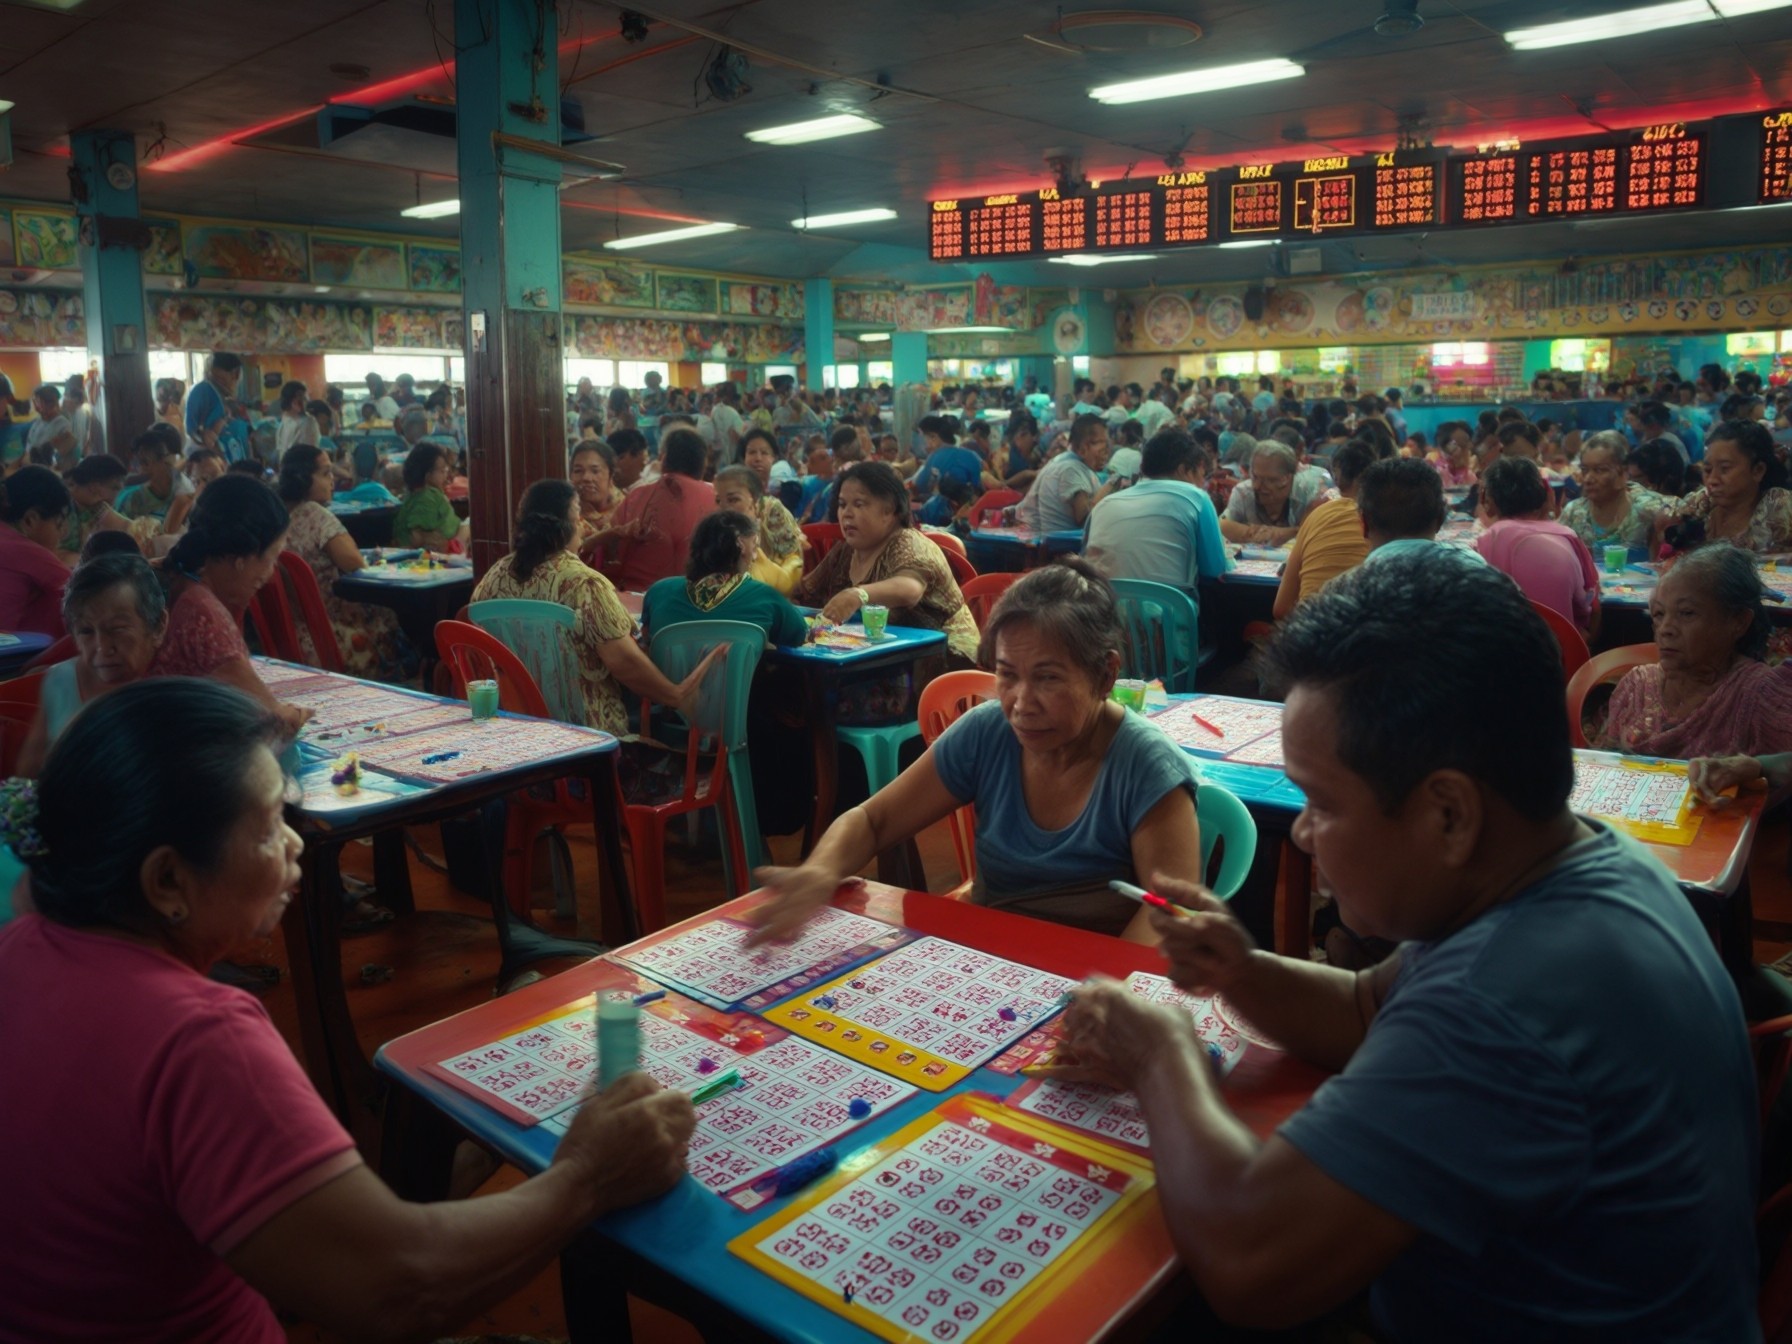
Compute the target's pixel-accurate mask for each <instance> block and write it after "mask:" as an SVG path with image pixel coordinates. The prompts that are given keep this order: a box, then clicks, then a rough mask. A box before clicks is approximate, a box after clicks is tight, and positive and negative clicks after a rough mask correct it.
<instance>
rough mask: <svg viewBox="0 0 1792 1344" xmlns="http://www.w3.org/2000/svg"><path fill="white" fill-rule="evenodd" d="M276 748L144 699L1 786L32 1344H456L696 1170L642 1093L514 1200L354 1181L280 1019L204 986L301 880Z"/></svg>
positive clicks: (166, 694)
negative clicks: (291, 1337)
mask: <svg viewBox="0 0 1792 1344" xmlns="http://www.w3.org/2000/svg"><path fill="white" fill-rule="evenodd" d="M283 733H284V729H283V728H282V726H281V725H280V724H279V723H277V722H276V721H274V720H272V719H270V718H269V717H268V715H267V714H266V713H265V712H264V711H263V709H262V708H261V707H260V706H259V705H257V704H256V703H254V702H253V701H251V700H250V699H248V698H247V697H245V696H243V695H241V694H238V693H236V692H233V691H231V690H229V689H227V688H225V687H221V686H217V685H211V684H206V683H202V682H195V681H187V680H175V681H149V682H144V683H142V684H139V685H134V686H126V687H123V688H121V689H119V690H118V691H116V692H114V693H112V694H110V695H107V696H105V697H104V698H103V699H101V700H100V701H99V702H98V703H96V704H94V705H93V706H92V707H90V708H89V709H88V710H86V711H84V712H83V713H82V714H81V715H80V716H79V718H77V719H76V720H75V722H74V723H73V724H72V725H70V727H69V730H68V732H67V733H66V734H65V735H64V737H63V739H62V740H61V741H60V742H59V743H58V744H57V745H56V748H55V749H54V750H53V751H52V752H51V754H50V758H49V761H48V763H47V764H46V766H45V768H44V772H43V777H42V779H41V780H40V781H39V782H38V784H37V785H36V786H35V788H31V787H30V786H26V787H23V788H21V787H20V786H19V785H18V784H16V783H15V784H13V785H9V786H0V787H4V789H5V796H4V798H3V799H0V817H3V818H4V822H0V833H3V838H4V840H5V841H6V842H8V843H10V845H11V846H12V848H13V849H14V850H16V851H17V852H18V853H19V855H20V857H21V858H23V859H25V860H26V862H27V863H28V864H29V868H30V892H31V899H32V902H33V904H34V905H35V907H36V910H37V913H35V914H29V915H25V916H23V917H21V918H19V919H17V920H15V921H13V922H12V923H11V924H9V925H7V926H6V927H5V928H4V929H0V1070H4V1072H5V1073H6V1074H7V1075H8V1076H11V1077H23V1076H30V1077H33V1078H36V1079H38V1080H40V1081H41V1083H42V1086H41V1087H40V1088H31V1089H16V1088H15V1089H11V1090H10V1091H9V1094H8V1098H7V1104H6V1106H5V1107H4V1108H0V1140H3V1141H4V1142H5V1144H6V1145H7V1147H8V1149H9V1150H11V1151H13V1152H29V1153H31V1154H32V1160H31V1161H30V1162H29V1163H22V1164H17V1165H16V1169H15V1170H14V1172H13V1178H12V1179H11V1180H10V1182H9V1185H8V1189H7V1207H8V1208H9V1209H10V1210H11V1213H10V1214H9V1215H8V1217H7V1218H6V1219H5V1220H4V1226H3V1227H0V1255H3V1256H4V1257H5V1261H6V1263H7V1264H8V1266H9V1267H10V1268H9V1271H8V1282H7V1290H6V1317H7V1322H8V1325H9V1327H10V1332H11V1333H16V1334H17V1335H18V1336H19V1337H21V1338H29V1339H49V1338H68V1337H77V1338H84V1339H124V1338H139V1339H191V1340H198V1339H214V1340H224V1339H229V1340H241V1341H255V1342H256V1344H279V1341H282V1340H284V1339H285V1338H286V1335H285V1331H284V1329H283V1327H282V1325H281V1323H280V1321H279V1319H278V1318H277V1316H276V1314H275V1313H276V1311H277V1310H284V1311H289V1312H296V1313H298V1314H301V1315H303V1316H304V1317H305V1318H307V1319H308V1320H311V1321H315V1322H316V1323H317V1324H318V1325H319V1326H321V1327H323V1328H324V1329H325V1330H326V1331H329V1332H332V1333H333V1332H336V1331H343V1332H348V1333H352V1334H354V1335H356V1336H358V1337H367V1338H397V1337H401V1336H402V1337H406V1338H435V1337H437V1336H440V1335H444V1334H453V1333H456V1327H458V1326H460V1325H462V1324H463V1323H464V1322H466V1321H467V1320H468V1319H469V1318H470V1317H472V1316H474V1315H476V1314H477V1313H478V1312H480V1311H481V1310H483V1309H485V1308H486V1307H488V1306H490V1305H492V1304H493V1303H494V1302H496V1301H497V1300H498V1299H499V1298H501V1297H502V1296H503V1295H504V1294H505V1293H507V1292H509V1291H510V1290H511V1288H512V1287H513V1286H514V1285H515V1284H516V1283H518V1282H521V1281H523V1280H524V1279H526V1278H528V1277H529V1276H530V1275H532V1274H534V1273H535V1272H536V1271H537V1270H538V1269H540V1268H541V1267H542V1266H543V1265H546V1264H548V1263H549V1262H550V1261H551V1260H552V1258H553V1256H554V1254H555V1252H556V1251H557V1250H558V1248H559V1247H560V1245H561V1244H562V1243H564V1242H565V1241H566V1240H568V1239H569V1238H570V1237H571V1236H572V1235H573V1234H574V1233H576V1232H577V1231H578V1230H579V1229H580V1228H583V1227H585V1226H587V1225H588V1224H589V1223H590V1222H591V1220H592V1219H593V1218H596V1217H600V1216H602V1215H603V1214H605V1213H608V1212H611V1211H613V1210H615V1209H618V1208H621V1207H623V1206H625V1205H628V1204H631V1203H634V1202H636V1201H638V1200H641V1199H645V1198H649V1197H652V1196H654V1195H657V1194H659V1193H660V1192H662V1191H664V1190H666V1189H667V1188H669V1187H670V1186H671V1185H672V1184H674V1183H675V1182H676V1181H677V1180H678V1179H679V1178H680V1176H681V1175H682V1174H683V1163H684V1154H685V1146H686V1140H687V1139H688V1138H689V1136H690V1133H691V1129H692V1125H693V1116H692V1112H691V1107H690V1103H689V1101H688V1100H687V1099H686V1098H685V1097H684V1096H683V1095H681V1094H680V1093H678V1092H676V1091H662V1090H660V1089H659V1088H658V1086H657V1085H656V1084H654V1083H653V1081H652V1080H651V1079H649V1078H646V1077H645V1076H643V1075H641V1074H632V1075H630V1076H629V1077H627V1078H625V1079H622V1080H621V1081H619V1082H618V1083H616V1084H613V1085H612V1086H611V1087H609V1088H608V1089H606V1090H605V1091H604V1092H603V1093H602V1094H601V1095H598V1096H594V1097H592V1098H590V1099H588V1100H587V1101H586V1102H585V1104H584V1105H583V1106H582V1107H581V1108H580V1109H579V1112H578V1114H577V1115H576V1116H575V1117H574V1119H573V1122H572V1126H571V1129H570V1130H569V1131H568V1133H567V1135H566V1136H565V1138H563V1139H562V1140H561V1142H560V1147H559V1151H558V1152H557V1153H556V1154H555V1156H554V1162H553V1164H552V1165H551V1166H550V1167H549V1168H548V1169H547V1170H546V1171H545V1172H543V1173H542V1174H541V1175H539V1176H536V1177H535V1178H533V1179H532V1180H529V1181H526V1182H524V1183H523V1184H522V1185H521V1186H520V1187H518V1188H516V1189H514V1190H509V1191H506V1192H505V1193H503V1194H498V1195H493V1196H490V1197H488V1198H486V1199H479V1200H469V1201H464V1202H455V1201H450V1202H448V1203H440V1204H431V1205H428V1206H427V1207H426V1206H423V1205H416V1204H410V1203H406V1202H405V1201H403V1200H401V1199H399V1198H398V1197H397V1196H396V1195H394V1194H393V1193H392V1191H391V1190H390V1189H388V1188H387V1187H386V1186H385V1185H384V1184H383V1183H382V1182H381V1181H380V1179H379V1177H378V1176H376V1175H375V1174H374V1173H373V1172H372V1171H371V1170H370V1169H369V1168H368V1167H366V1166H365V1165H364V1164H363V1163H362V1161H361V1159H360V1156H359V1155H358V1154H357V1153H356V1151H355V1144H354V1140H353V1139H352V1138H351V1137H350V1136H349V1134H348V1133H347V1131H345V1130H344V1129H343V1128H342V1126H341V1124H340V1123H339V1122H338V1121H337V1120H336V1118H335V1117H334V1116H333V1115H332V1114H331V1113H330V1109H329V1107H328V1106H327V1105H325V1103H324V1102H323V1100H322V1099H321V1098H319V1097H318V1095H317V1093H316V1092H315V1091H313V1089H312V1087H311V1084H310V1082H309V1081H308V1080H307V1079H306V1077H305V1072H304V1070H303V1069H302V1068H300V1066H299V1064H298V1062H297V1061H296V1060H295V1059H294V1058H293V1054H292V1051H291V1049H290V1048H288V1046H287V1044H286V1042H285V1041H283V1040H282V1039H281V1037H280V1034H279V1032H278V1031H276V1030H275V1028H274V1024H273V1023H272V1021H270V1020H269V1018H268V1015H267V1013H266V1012H265V1010H263V1009H262V1008H261V1006H260V1005H259V1004H257V1003H256V1002H255V1001H254V1000H253V999H252V998H250V997H249V996H248V995H246V994H244V993H243V992H242V991H240V990H237V989H232V988H229V987H228V986H225V985H222V984H219V983H217V982H215V981H213V980H210V979H208V978H207V976H206V969H207V968H208V967H209V966H211V965H212V964H213V963H214V962H215V961H217V960H218V959H219V958H220V957H221V956H223V955H224V954H226V953H228V952H229V951H231V950H232V949H233V948H235V947H236V946H238V945H239V944H241V943H244V942H246V941H249V940H251V939H257V938H265V937H267V936H268V935H269V934H270V933H271V932H272V931H273V929H274V927H275V926H276V925H277V924H278V923H279V922H280V917H281V915H282V913H283V912H284V910H285V908H286V906H287V904H288V902H289V901H290V899H291V893H292V890H293V887H294V886H295V884H296V883H297V882H298V879H299V864H298V860H299V851H300V848H301V842H300V839H299V837H298V835H297V834H295V833H294V832H293V830H292V829H291V828H290V827H289V826H287V824H286V822H285V820H284V816H283V812H284V809H285V807H286V803H287V789H288V783H287V780H286V779H285V778H284V776H283V775H282V774H281V771H280V767H279V765H278V763H277V762H276V760H275V755H274V753H275V751H277V750H278V749H279V743H280V741H281V738H282V736H283ZM100 818H103V819H104V824H105V829H106V843H104V844H95V843H94V828H95V824H96V819H100ZM46 1022H53V1023H55V1024H56V1027H55V1029H56V1033H57V1036H58V1039H59V1041H60V1045H61V1048H59V1049H57V1050H53V1051H46V1050H45V1049H44V1039H43V1031H42V1029H41V1024H43V1023H46Z"/></svg>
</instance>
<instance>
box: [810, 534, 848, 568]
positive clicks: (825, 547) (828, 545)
mask: <svg viewBox="0 0 1792 1344" xmlns="http://www.w3.org/2000/svg"><path fill="white" fill-rule="evenodd" d="M802 529H803V535H804V536H805V537H807V538H809V547H810V550H809V555H810V558H811V559H812V560H813V561H815V562H817V563H818V562H819V561H820V560H821V558H822V557H823V556H825V555H826V554H827V553H828V552H829V551H831V550H833V549H834V547H836V546H838V545H839V544H840V541H841V537H842V535H843V534H842V533H841V531H840V524H838V523H804V524H802ZM809 568H811V569H813V568H814V564H811V565H810V566H809Z"/></svg>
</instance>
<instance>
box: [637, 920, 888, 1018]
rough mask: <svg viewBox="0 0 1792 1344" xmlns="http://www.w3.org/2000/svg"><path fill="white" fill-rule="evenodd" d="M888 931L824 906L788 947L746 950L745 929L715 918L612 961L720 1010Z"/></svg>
mask: <svg viewBox="0 0 1792 1344" xmlns="http://www.w3.org/2000/svg"><path fill="white" fill-rule="evenodd" d="M894 931H895V928H894V926H893V925H890V924H883V923H880V922H879V921H877V920H875V919H867V918H865V916H863V915H855V914H853V913H851V912H850V911H847V910H835V909H832V908H831V907H824V908H823V909H821V910H820V911H818V912H817V913H816V915H815V916H814V918H812V919H811V920H810V921H809V922H808V923H807V924H806V925H804V927H803V931H802V933H801V934H800V935H799V936H798V937H797V938H796V939H795V940H794V941H792V942H789V943H771V944H767V945H766V946H764V947H759V948H751V949H749V948H748V947H747V946H746V940H747V936H748V934H749V932H750V930H749V928H748V926H747V925H745V924H743V923H741V922H739V921H738V920H732V919H718V920H715V921H713V922H711V923H708V924H699V925H698V926H697V927H696V928H694V929H687V930H685V931H684V932H682V933H678V934H674V935H673V936H672V937H670V938H668V939H666V940H665V941H664V942H660V943H653V944H650V945H649V946H647V947H636V948H631V949H629V950H628V951H626V952H622V953H619V954H617V955H616V957H615V960H617V961H620V962H622V963H624V964H625V965H629V966H633V967H634V968H635V969H636V970H638V971H642V972H645V973H646V974H647V975H649V976H652V977H653V978H654V979H656V980H669V981H672V982H675V983H676V984H677V985H678V986H679V987H680V988H682V989H689V990H694V991H696V992H697V997H698V998H701V999H703V1000H704V1001H705V1002H708V1003H712V1004H714V1005H716V1006H718V1007H720V1006H723V1005H726V1004H731V1003H738V1002H740V1000H742V999H744V998H746V997H747V996H748V995H749V994H753V993H756V992H758V991H759V990H762V989H765V988H766V987H767V986H769V985H775V984H777V983H778V982H779V981H781V980H785V979H788V978H789V977H791V976H793V975H799V974H801V973H802V972H803V971H806V970H808V969H809V968H811V967H813V966H817V965H819V964H821V963H822V962H824V961H827V960H828V959H829V958H830V957H837V956H839V955H841V954H842V953H845V952H849V951H851V950H852V949H854V948H857V947H861V946H863V945H864V944H866V943H868V942H871V941H872V940H873V939H876V938H883V937H886V936H888V935H889V934H891V933H892V932H894Z"/></svg>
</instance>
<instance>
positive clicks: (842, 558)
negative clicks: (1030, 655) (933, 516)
mask: <svg viewBox="0 0 1792 1344" xmlns="http://www.w3.org/2000/svg"><path fill="white" fill-rule="evenodd" d="M852 560H853V549H852V547H850V546H848V545H846V544H845V543H844V542H843V543H841V544H840V545H838V546H836V547H834V549H833V550H831V551H829V552H828V553H827V554H826V555H825V556H823V557H822V560H821V563H820V564H818V565H817V566H816V567H815V568H814V570H812V571H811V572H810V573H809V574H808V575H807V576H806V577H805V578H804V579H803V581H802V582H801V583H800V584H798V585H797V593H796V602H797V605H798V606H809V607H821V606H826V605H827V603H828V600H829V599H830V598H832V597H833V596H834V595H835V594H836V593H840V592H844V591H845V590H846V589H848V588H852V587H855V586H862V587H867V588H868V587H870V586H871V585H872V584H874V583H882V582H883V581H884V580H885V579H893V578H897V577H900V576H905V575H906V576H907V577H909V578H912V579H919V580H920V581H921V583H923V584H924V585H925V586H926V591H925V592H924V593H922V594H921V600H920V601H919V602H918V603H916V604H915V605H914V606H912V607H895V608H892V609H891V611H890V624H891V625H910V626H919V627H921V628H922V629H926V630H943V631H945V633H946V647H947V648H948V649H950V650H951V651H952V652H953V653H955V654H957V655H958V656H959V657H960V658H963V659H966V660H968V661H969V662H971V663H975V662H976V661H977V643H978V638H979V636H978V633H977V618H976V617H974V616H973V615H971V609H970V608H969V607H968V606H966V605H965V600H964V594H963V593H961V592H959V591H958V581H957V580H956V579H954V578H953V577H952V570H951V567H950V566H949V565H947V563H946V554H945V552H944V551H942V550H940V548H939V546H938V544H937V543H935V542H932V541H930V540H928V539H927V537H926V536H925V535H923V534H922V533H920V532H918V531H916V530H915V529H914V528H912V527H904V528H898V529H897V531H896V533H895V534H894V535H893V536H891V538H890V539H889V541H888V542H886V543H885V544H884V548H883V550H882V551H880V552H878V556H877V560H876V562H875V563H874V564H873V565H872V566H871V572H870V573H869V574H867V575H866V576H865V578H864V580H863V582H862V584H859V585H855V584H854V583H853V580H852Z"/></svg>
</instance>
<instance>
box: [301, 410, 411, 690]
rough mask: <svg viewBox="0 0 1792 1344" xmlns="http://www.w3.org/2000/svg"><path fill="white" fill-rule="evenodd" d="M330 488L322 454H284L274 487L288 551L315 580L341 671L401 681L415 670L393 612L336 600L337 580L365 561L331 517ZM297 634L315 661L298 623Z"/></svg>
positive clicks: (309, 448)
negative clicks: (289, 522) (288, 521)
mask: <svg viewBox="0 0 1792 1344" xmlns="http://www.w3.org/2000/svg"><path fill="white" fill-rule="evenodd" d="M334 484H335V472H334V471H333V470H332V469H331V466H330V459H329V457H328V456H326V455H325V453H324V451H323V449H321V448H318V447H315V446H313V445H310V444H300V445H298V446H297V447H294V448H288V449H287V450H286V455H285V456H284V457H282V458H281V459H280V480H279V485H278V489H279V491H280V499H281V502H282V503H284V504H285V505H286V510H287V516H288V517H289V518H290V519H291V520H292V526H291V528H290V530H289V531H288V532H287V534H286V549H287V550H289V551H291V552H292V553H293V554H294V555H297V556H298V557H299V558H300V559H301V560H303V561H304V562H305V563H306V565H308V566H309V567H310V569H311V573H312V575H313V577H315V578H316V579H317V587H318V591H319V592H320V593H322V594H323V599H324V610H325V611H326V612H328V613H329V617H330V626H331V628H332V629H333V630H334V631H335V634H336V645H337V647H338V648H339V649H340V650H341V651H342V663H343V670H344V671H346V672H347V673H348V674H349V675H350V676H355V677H368V678H371V679H374V680H378V681H403V680H404V679H405V678H406V677H407V676H409V675H410V673H411V671H413V670H414V668H415V664H416V659H415V657H413V656H410V654H409V650H408V649H407V648H406V647H405V644H404V637H403V635H401V634H400V633H399V629H398V617H397V616H396V615H395V614H394V613H393V611H392V609H391V608H390V607H376V606H369V605H365V604H363V603H360V602H345V601H344V600H343V599H342V598H340V597H337V596H336V580H337V579H339V578H340V577H342V576H343V575H344V574H353V573H356V572H357V571H358V570H360V569H361V568H362V567H363V565H364V564H365V563H366V562H365V561H364V560H363V559H362V558H361V551H360V548H359V547H357V546H356V545H355V539H354V538H353V537H351V536H350V535H349V534H348V529H347V528H346V527H344V526H343V525H342V520H341V519H340V518H338V517H337V516H336V515H335V514H333V513H331V512H330V509H329V504H330V492H331V489H332V487H333V486H334ZM298 635H299V643H300V645H301V646H303V648H304V650H305V652H306V653H307V655H309V656H312V657H315V652H314V651H313V650H312V648H311V632H310V631H309V630H308V629H306V628H305V626H304V624H303V623H302V622H301V623H300V624H299V627H298Z"/></svg>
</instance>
